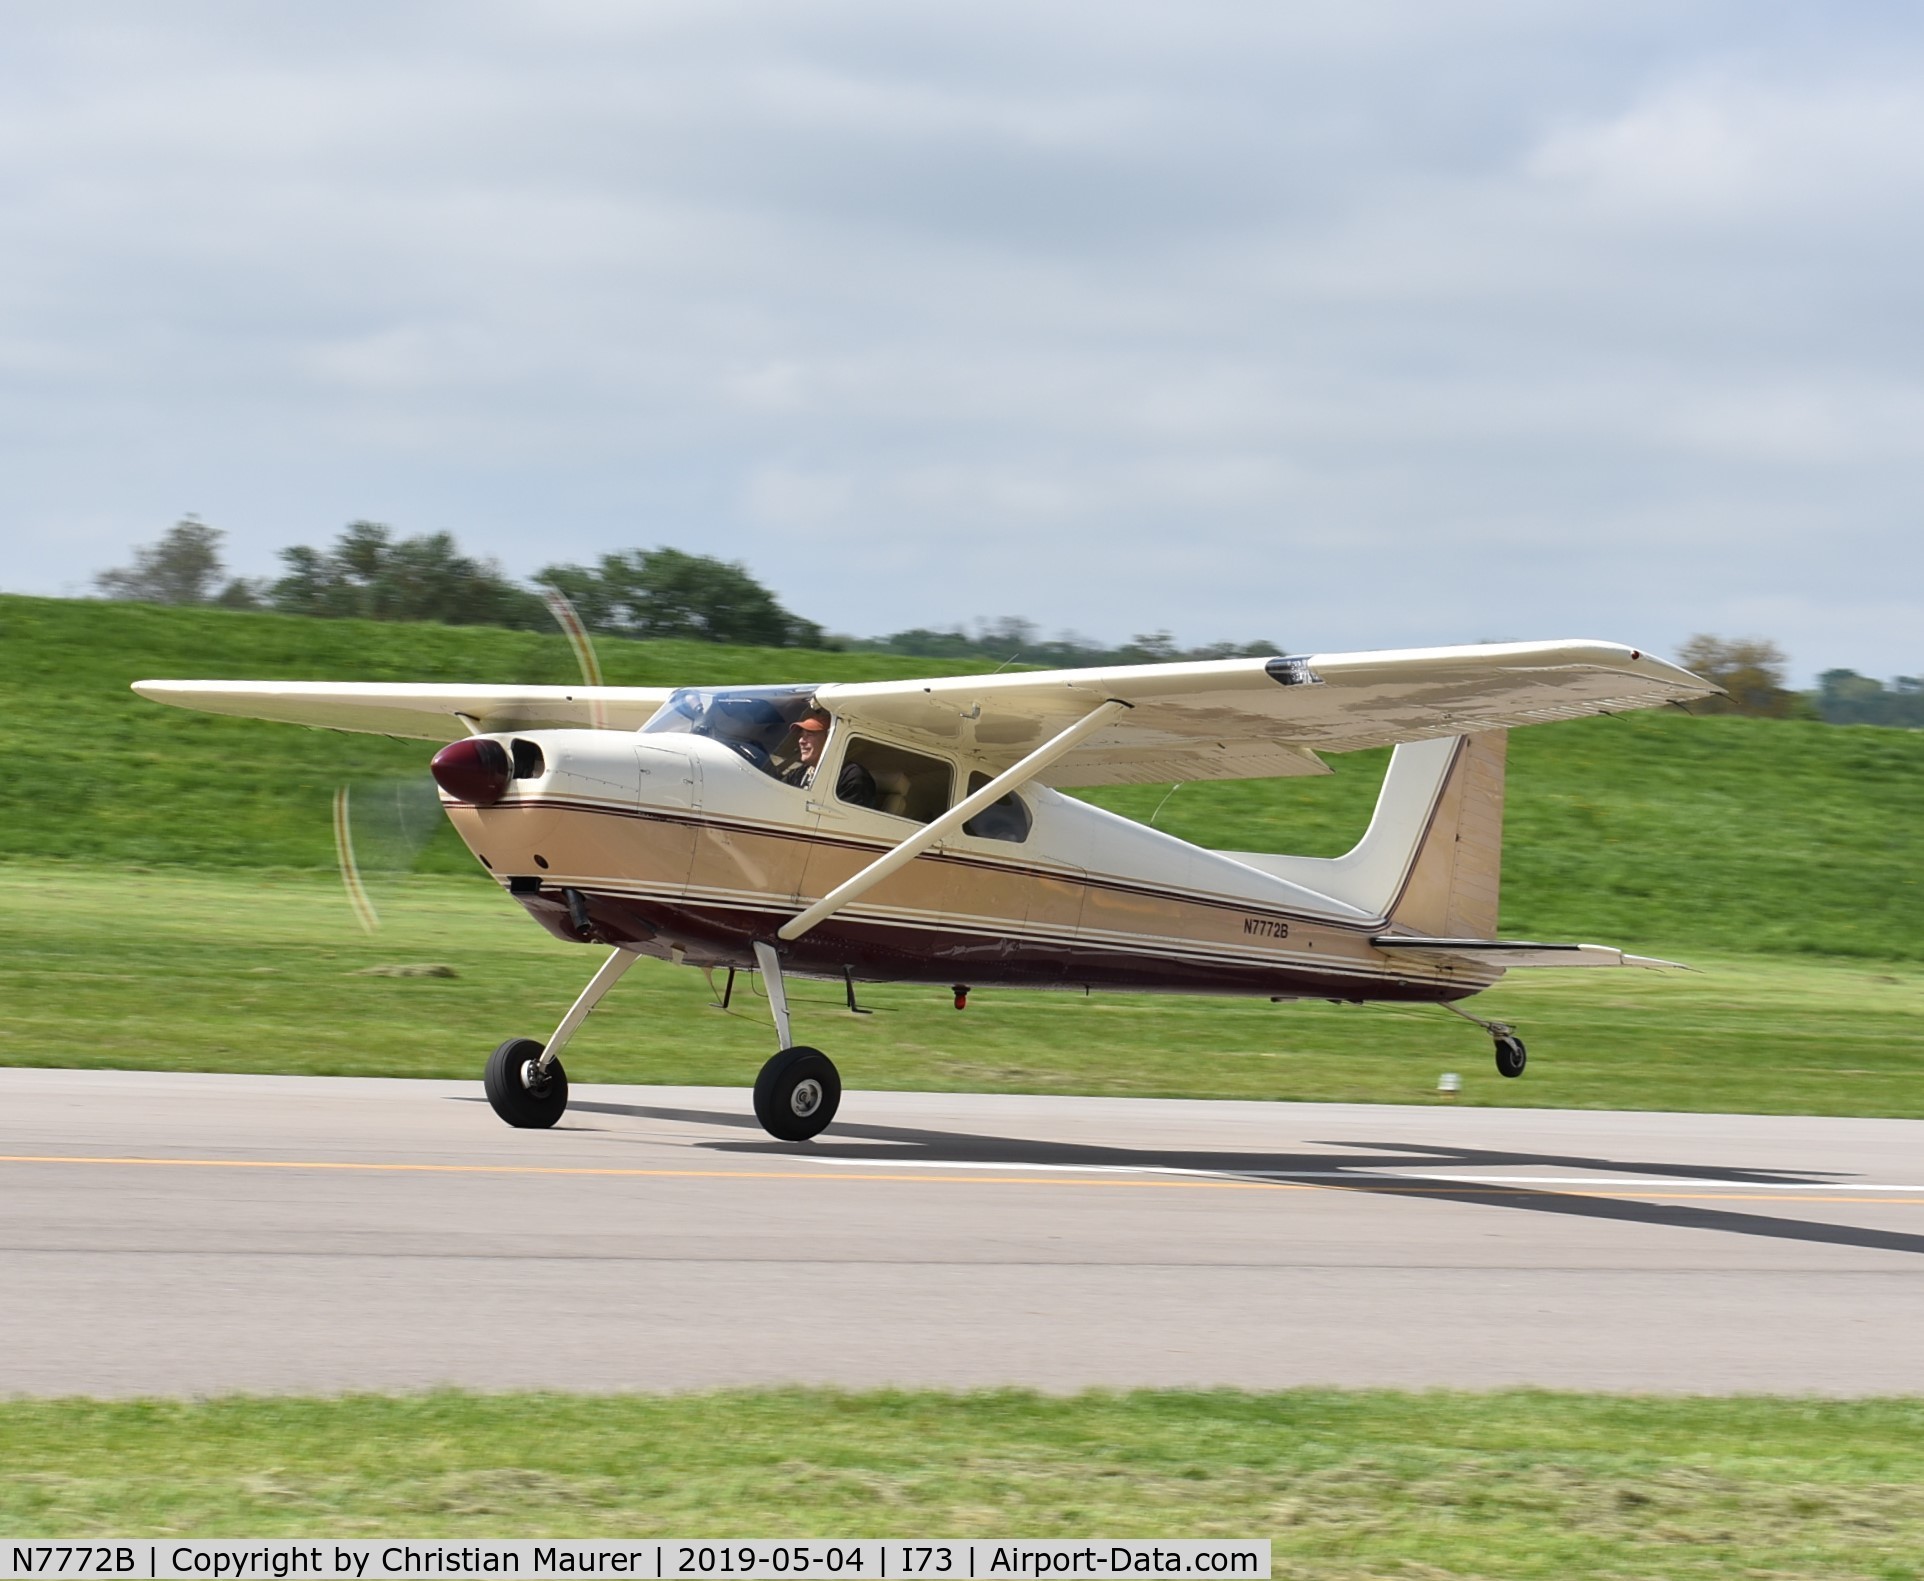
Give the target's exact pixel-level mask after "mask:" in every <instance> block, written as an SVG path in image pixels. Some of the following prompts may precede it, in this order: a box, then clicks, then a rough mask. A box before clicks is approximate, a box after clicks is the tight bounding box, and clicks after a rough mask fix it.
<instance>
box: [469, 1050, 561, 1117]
mask: <svg viewBox="0 0 1924 1581" xmlns="http://www.w3.org/2000/svg"><path fill="white" fill-rule="evenodd" d="M542 1047H543V1045H542V1044H540V1043H537V1042H536V1041H535V1040H534V1039H533V1038H509V1039H508V1041H507V1042H505V1043H503V1044H502V1045H501V1047H499V1048H498V1049H496V1050H495V1051H494V1052H493V1053H492V1054H490V1055H489V1056H488V1068H487V1070H486V1071H485V1072H484V1073H483V1075H482V1078H481V1085H482V1087H483V1088H484V1089H485V1090H486V1092H487V1095H488V1102H489V1103H490V1104H492V1105H493V1107H494V1112H495V1113H496V1114H498V1115H500V1116H501V1118H502V1119H504V1120H506V1121H507V1122H508V1124H509V1125H512V1126H516V1127H518V1128H520V1129H522V1130H530V1131H538V1130H545V1129H546V1128H547V1127H549V1126H551V1125H553V1124H554V1123H555V1121H557V1120H559V1119H560V1118H561V1114H562V1111H563V1110H564V1109H566V1108H567V1107H568V1073H567V1072H566V1071H564V1070H563V1069H562V1068H561V1061H560V1060H558V1059H555V1060H550V1061H548V1068H547V1069H546V1070H543V1069H542V1068H541V1066H540V1059H541V1051H542Z"/></svg>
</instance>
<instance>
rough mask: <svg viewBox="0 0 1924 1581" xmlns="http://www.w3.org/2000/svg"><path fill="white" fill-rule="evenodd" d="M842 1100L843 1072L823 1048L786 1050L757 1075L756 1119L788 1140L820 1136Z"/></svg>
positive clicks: (783, 1139) (775, 1134) (803, 1140)
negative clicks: (836, 1066)
mask: <svg viewBox="0 0 1924 1581" xmlns="http://www.w3.org/2000/svg"><path fill="white" fill-rule="evenodd" d="M841 1101H842V1077H841V1073H840V1072H838V1071H837V1070H836V1069H835V1062H834V1061H833V1060H831V1059H830V1058H829V1057H828V1056H827V1055H826V1054H824V1053H823V1052H822V1051H821V1050H820V1049H812V1048H801V1047H797V1048H792V1049H783V1050H782V1051H781V1053H779V1054H777V1055H776V1056H775V1057H774V1058H773V1059H771V1060H770V1061H769V1062H768V1063H767V1064H766V1065H764V1066H763V1067H762V1073H761V1074H760V1075H759V1076H757V1077H756V1078H755V1118H756V1119H757V1120H759V1121H761V1122H762V1129H763V1130H764V1131H766V1132H767V1133H768V1134H769V1135H770V1136H775V1137H780V1138H781V1140H782V1141H784V1142H806V1141H807V1140H808V1139H809V1138H810V1137H811V1136H815V1135H818V1134H819V1133H820V1132H821V1131H822V1129H823V1128H824V1127H825V1126H827V1124H828V1122H829V1121H830V1120H833V1119H834V1118H835V1110H836V1107H837V1106H838V1105H839V1104H840V1103H841Z"/></svg>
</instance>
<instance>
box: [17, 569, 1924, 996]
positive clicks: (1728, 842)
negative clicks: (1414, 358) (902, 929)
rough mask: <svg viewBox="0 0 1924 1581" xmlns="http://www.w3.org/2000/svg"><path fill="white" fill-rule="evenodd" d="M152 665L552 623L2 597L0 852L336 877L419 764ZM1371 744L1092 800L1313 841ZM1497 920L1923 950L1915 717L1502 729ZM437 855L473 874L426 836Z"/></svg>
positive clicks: (1247, 834)
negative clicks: (4, 730)
mask: <svg viewBox="0 0 1924 1581" xmlns="http://www.w3.org/2000/svg"><path fill="white" fill-rule="evenodd" d="M601 646H602V655H603V664H604V667H605V669H606V670H607V672H608V678H609V679H610V680H611V681H614V682H623V683H630V684H650V685H664V684H671V683H682V682H687V683H694V682H729V681H775V680H844V679H858V678H864V677H878V676H886V675H909V674H928V673H939V672H941V671H944V670H948V669H952V668H954V667H955V666H952V665H950V664H948V663H947V662H946V661H935V660H927V661H918V660H912V659H902V658H895V657H891V656H887V655H878V654H828V653H804V652H795V651H781V652H778V651H769V650H752V649H736V648H721V647H715V646H712V645H707V644H698V643H627V642H604V643H603V644H602V645H601ZM143 676H159V677H178V678H192V677H221V676H225V677H229V678H248V677H254V678H275V677H286V678H304V679H316V678H319V679H339V680H420V681H453V680H470V681H477V682H502V683H511V682H529V683H556V682H564V681H568V680H571V679H573V678H574V671H573V660H572V658H571V656H570V655H569V652H568V649H567V646H566V644H565V643H564V642H563V641H562V639H561V638H560V637H559V636H555V637H544V636H540V635H535V634H529V633H524V632H508V631H493V630H488V629H485V628H475V627H444V626H431V625H394V624H381V623H371V622H357V621H321V620H303V619H297V618H294V617H288V616H276V615H256V614H243V613H236V612H231V611H225V610H194V609H161V608H154V607H149V606H141V605H127V604H104V603H94V602H85V601H62V600H55V599H29V598H18V597H0V717H4V718H5V719H6V721H7V725H8V738H9V743H10V747H11V750H10V752H9V754H8V758H9V772H8V773H7V774H6V775H4V776H0V861H25V862H46V861H49V860H53V861H71V862H77V863H83V864H92V865H114V864H126V863H133V864H188V865H196V866H203V867H208V866H211V867H238V868H248V867H265V868H293V869H300V868H311V869H325V868H329V867H331V865H332V862H333V845H332V836H331V832H330V822H329V802H330V799H331V797H332V795H333V792H334V788H335V787H336V786H337V785H339V784H341V783H342V782H343V781H348V780H356V781H365V780H369V779H378V778H380V777H383V776H390V775H409V776H414V777H417V778H419V777H421V776H422V774H423V771H424V767H425V763H426V760H427V758H428V757H429V756H430V755H431V752H432V747H431V746H430V745H429V744H427V743H423V742H393V741H387V740H383V739H379V738H375V737H368V736H355V735H342V734H336V733H333V732H326V731H310V730H300V729H296V728H294V727H291V726H287V725H274V724H266V723H261V722H256V721H248V720H237V719H222V718H214V717H212V716H208V715H202V714H193V713H188V712H185V711H182V710H179V709H174V708H166V707H161V706H158V705H156V704H152V703H148V702H145V701H143V700H141V699H139V698H137V697H135V696H134V695H133V694H132V693H131V692H129V691H128V690H127V687H128V683H129V682H131V681H133V680H136V679H139V678H141V677H143ZM1383 761H1384V757H1383V754H1381V753H1359V754H1354V755H1351V756H1347V757H1341V758H1337V759H1335V760H1334V763H1335V767H1336V769H1337V772H1336V773H1335V774H1334V775H1333V776H1331V777H1329V778H1325V779H1292V780H1280V781H1229V782H1220V783H1204V784H1194V785H1186V786H1184V787H1182V788H1181V789H1180V790H1179V791H1178V792H1177V793H1176V794H1175V795H1173V796H1171V797H1169V798H1168V800H1167V802H1166V804H1164V805H1162V806H1161V811H1160V812H1159V813H1157V811H1156V809H1157V807H1158V804H1160V803H1163V800H1164V796H1165V794H1166V790H1165V787H1160V786H1128V787H1118V788H1114V789H1105V790H1101V791H1095V792H1090V793H1089V796H1090V799H1091V800H1093V801H1096V802H1099V803H1101V804H1102V805H1104V806H1108V807H1112V808H1114V809H1116V810H1117V811H1120V812H1124V813H1127V814H1129V815H1131V816H1135V817H1141V818H1148V817H1149V816H1151V814H1155V815H1156V822H1157V825H1158V827H1160V828H1164V829H1167V830H1169V831H1171V832H1172V833H1175V834H1178V835H1181V836H1183V837H1184V838H1187V839H1192V840H1196V841H1198V842H1200V843H1201V844H1204V845H1209V846H1215V847H1219V848H1228V849H1243V850H1272V851H1300V852H1304V853H1306V854H1311V855H1328V854H1333V853H1335V852H1337V851H1340V850H1342V849H1344V848H1345V847H1346V846H1348V845H1349V844H1350V843H1351V842H1352V841H1353V840H1354V839H1355V838H1356V837H1357V835H1358V834H1359V833H1360V832H1361V830H1362V828H1363V826H1364V824H1365V823H1366V822H1367V819H1368V815H1369V807H1370V803H1371V801H1372V799H1373V798H1374V795H1375V792H1376V786H1377V782H1378V780H1379V779H1380V776H1381V771H1382V764H1383ZM1510 784H1511V792H1510V797H1509V805H1508V834H1507V854H1506V864H1505V874H1504V884H1505V898H1504V926H1505V928H1506V930H1508V931H1509V932H1510V933H1512V934H1515V935H1543V936H1548V937H1570V938H1590V939H1598V940H1602V941H1605V942H1610V943H1622V944H1625V945H1628V946H1631V947H1635V948H1644V947H1654V946H1659V945H1670V946H1673V947H1683V948H1686V949H1689V950H1693V951H1702V950H1706V949H1708V950H1717V951H1723V952H1725V953H1738V954H1754V953H1760V952H1763V953H1771V954H1820V955H1849V956H1856V957H1860V958H1864V959H1885V960H1924V877H1921V876H1920V875H1921V874H1924V731H1902V730H1889V729H1879V728H1875V727H1870V726H1860V727H1849V728H1843V727H1835V726H1826V725H1820V724H1812V723H1797V722H1788V723H1786V722H1778V721H1769V720H1753V719H1737V718H1730V717H1724V718H1711V719H1692V718H1687V717H1685V716H1683V715H1680V714H1676V713H1674V712H1673V713H1665V714H1661V715H1658V714H1636V715H1626V716H1624V717H1621V718H1615V719H1595V720H1584V721H1579V722H1576V723H1572V724H1567V725H1551V726H1543V727H1540V728H1536V729H1530V730H1521V731H1518V732H1516V733H1515V735H1514V736H1513V738H1512V754H1511V774H1510ZM423 868H424V870H425V871H428V872H443V873H449V874H454V873H462V872H467V871H471V868H472V859H471V858H470V857H469V856H468V855H467V853H466V852H465V851H464V850H463V849H462V848H461V846H460V843H459V842H458V841H457V840H456V839H454V837H453V834H452V831H449V830H445V829H444V830H443V831H442V832H441V834H440V835H439V836H437V838H436V839H435V840H434V841H433V842H432V844H431V845H430V846H429V848H428V851H427V852H426V854H425V856H424V858H423Z"/></svg>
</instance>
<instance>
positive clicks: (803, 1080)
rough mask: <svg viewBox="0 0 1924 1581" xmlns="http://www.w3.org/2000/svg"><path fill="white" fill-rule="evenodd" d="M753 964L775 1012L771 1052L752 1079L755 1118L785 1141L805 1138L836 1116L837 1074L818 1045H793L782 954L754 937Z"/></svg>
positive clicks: (839, 1079)
mask: <svg viewBox="0 0 1924 1581" xmlns="http://www.w3.org/2000/svg"><path fill="white" fill-rule="evenodd" d="M755 964H756V965H757V966H759V967H760V968H761V973H762V982H763V983H764V984H765V985H766V986H767V989H768V1008H769V1009H770V1010H771V1011H773V1012H774V1016H775V1037H776V1041H777V1042H778V1044H779V1045H780V1048H779V1051H778V1052H777V1053H776V1055H775V1057H774V1058H773V1059H771V1060H770V1061H769V1062H768V1063H767V1064H766V1065H764V1066H763V1067H762V1071H761V1074H760V1075H759V1076H757V1077H756V1078H755V1118H756V1119H757V1120H759V1121H761V1123H762V1129H763V1130H764V1131H766V1132H767V1133H768V1134H769V1135H770V1136H773V1137H778V1138H779V1139H780V1140H782V1141H784V1142H806V1141H807V1140H808V1139H809V1138H810V1137H811V1136H816V1135H819V1134H820V1133H821V1131H822V1130H823V1129H824V1127H826V1126H827V1125H828V1122H829V1121H831V1120H833V1119H834V1118H835V1110H836V1108H837V1106H838V1105H839V1104H840V1103H841V1101H842V1077H841V1074H840V1072H838V1071H837V1070H836V1069H835V1064H834V1062H833V1061H832V1060H831V1059H829V1057H828V1056H827V1055H826V1054H824V1053H823V1052H822V1051H821V1050H820V1049H812V1048H805V1047H795V1046H793V1045H792V1041H791V1040H792V1038H793V1033H792V1031H791V1030H790V1026H789V1020H788V990H787V987H786V986H785V985H784V984H783V982H782V958H781V957H780V956H779V955H777V954H776V953H775V946H774V945H772V944H768V943H765V942H761V941H757V943H756V945H755Z"/></svg>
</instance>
